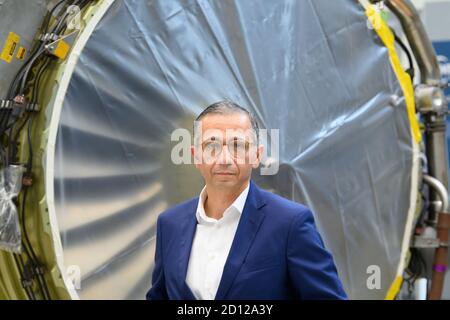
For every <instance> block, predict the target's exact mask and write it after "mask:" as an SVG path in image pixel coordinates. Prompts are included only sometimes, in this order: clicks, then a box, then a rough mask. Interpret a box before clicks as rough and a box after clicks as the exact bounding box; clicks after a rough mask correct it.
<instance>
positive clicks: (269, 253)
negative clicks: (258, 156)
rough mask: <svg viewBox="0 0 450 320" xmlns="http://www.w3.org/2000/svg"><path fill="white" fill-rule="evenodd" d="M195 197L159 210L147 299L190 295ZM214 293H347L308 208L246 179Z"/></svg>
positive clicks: (251, 295)
mask: <svg viewBox="0 0 450 320" xmlns="http://www.w3.org/2000/svg"><path fill="white" fill-rule="evenodd" d="M197 203H198V197H197V198H194V199H191V200H189V201H186V202H184V203H181V204H179V205H177V206H175V207H173V208H170V209H168V210H167V211H165V212H163V213H162V214H161V215H160V216H159V218H158V222H157V237H156V253H155V267H154V270H153V276H152V287H151V289H150V290H149V291H148V293H147V299H155V300H159V299H186V300H187V299H195V297H194V295H193V293H192V291H191V290H190V289H189V287H188V285H187V284H186V281H185V279H186V273H187V267H188V262H189V256H190V251H191V246H192V241H193V238H194V234H195V230H196V225H197V220H196V209H197ZM216 299H217V300H224V299H230V300H241V299H251V300H253V299H273V300H276V299H277V300H278V299H282V300H287V299H346V294H345V292H344V290H343V287H342V284H341V282H340V280H339V277H338V274H337V270H336V267H335V264H334V262H333V258H332V256H331V254H330V253H329V252H328V251H327V250H326V249H325V247H324V244H323V241H322V239H321V237H320V235H319V233H318V232H317V230H316V227H315V225H314V219H313V215H312V213H311V211H310V210H309V209H308V208H307V207H305V206H302V205H300V204H298V203H295V202H293V201H289V200H287V199H285V198H282V197H280V196H278V195H275V194H273V193H270V192H267V191H264V190H262V189H260V188H259V187H258V186H257V185H256V184H255V183H253V182H252V181H251V182H250V189H249V193H248V197H247V201H246V203H245V206H244V209H243V212H242V215H241V219H240V221H239V224H238V228H237V230H236V234H235V237H234V240H233V243H232V245H231V249H230V252H229V254H228V258H227V260H226V263H225V266H224V270H223V274H222V278H221V281H220V284H219V288H218V290H217V294H216Z"/></svg>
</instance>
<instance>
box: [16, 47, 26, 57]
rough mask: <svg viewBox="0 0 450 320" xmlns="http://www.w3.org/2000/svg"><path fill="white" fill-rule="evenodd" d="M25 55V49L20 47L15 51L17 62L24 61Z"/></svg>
mask: <svg viewBox="0 0 450 320" xmlns="http://www.w3.org/2000/svg"><path fill="white" fill-rule="evenodd" d="M26 53H27V49H25V47H20V48H19V50H17V55H16V58H17V59H19V60H23V59H25V54H26Z"/></svg>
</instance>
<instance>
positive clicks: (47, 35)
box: [39, 33, 59, 42]
mask: <svg viewBox="0 0 450 320" xmlns="http://www.w3.org/2000/svg"><path fill="white" fill-rule="evenodd" d="M58 39H59V36H58V35H57V34H55V33H43V34H41V35H40V36H39V40H40V41H42V42H47V41H56V40H58Z"/></svg>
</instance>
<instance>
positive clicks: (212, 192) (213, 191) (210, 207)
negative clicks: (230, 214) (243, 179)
mask: <svg viewBox="0 0 450 320" xmlns="http://www.w3.org/2000/svg"><path fill="white" fill-rule="evenodd" d="M248 184H249V181H247V183H245V184H243V185H242V186H241V187H240V188H238V189H222V188H221V189H217V188H213V187H211V186H208V185H206V194H207V197H206V200H205V203H204V204H203V207H204V209H205V213H206V215H207V216H208V217H210V218H213V219H217V220H219V219H221V218H222V217H223V214H224V212H225V210H226V209H227V208H228V207H229V206H231V204H232V203H233V202H234V201H235V200H236V199H237V198H238V197H239V195H240V194H241V193H242V191H244V190H245V188H247V186H248Z"/></svg>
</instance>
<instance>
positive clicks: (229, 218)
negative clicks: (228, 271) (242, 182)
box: [186, 184, 250, 300]
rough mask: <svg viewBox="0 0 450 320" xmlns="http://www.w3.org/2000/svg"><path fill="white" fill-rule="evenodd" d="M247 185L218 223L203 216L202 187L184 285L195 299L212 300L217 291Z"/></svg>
mask: <svg viewBox="0 0 450 320" xmlns="http://www.w3.org/2000/svg"><path fill="white" fill-rule="evenodd" d="M249 187H250V184H249V185H248V186H247V188H245V190H244V191H242V193H241V194H240V195H239V196H238V197H237V198H236V200H235V201H234V202H233V203H232V204H231V206H229V207H228V208H227V209H226V210H225V211H224V213H223V216H222V218H220V219H219V220H217V219H214V218H210V217H208V216H207V215H206V213H205V208H204V206H203V204H204V203H205V200H206V197H207V194H206V187H204V188H203V190H202V192H201V193H200V197H199V199H198V205H197V213H196V216H197V230H196V232H195V236H194V240H193V242H192V249H191V255H190V258H189V264H188V271H187V275H186V283H187V285H188V286H189V288H190V289H191V291H192V293H193V294H194V296H195V297H196V298H197V299H199V300H213V299H214V298H215V296H216V293H217V289H218V288H219V283H220V279H221V278H222V272H223V268H224V266H225V262H226V260H227V257H228V253H229V251H230V248H231V244H232V242H233V239H234V235H235V233H236V229H237V226H238V224H239V220H240V218H241V214H242V210H243V209H244V205H245V202H246V200H247V195H248V190H249Z"/></svg>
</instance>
